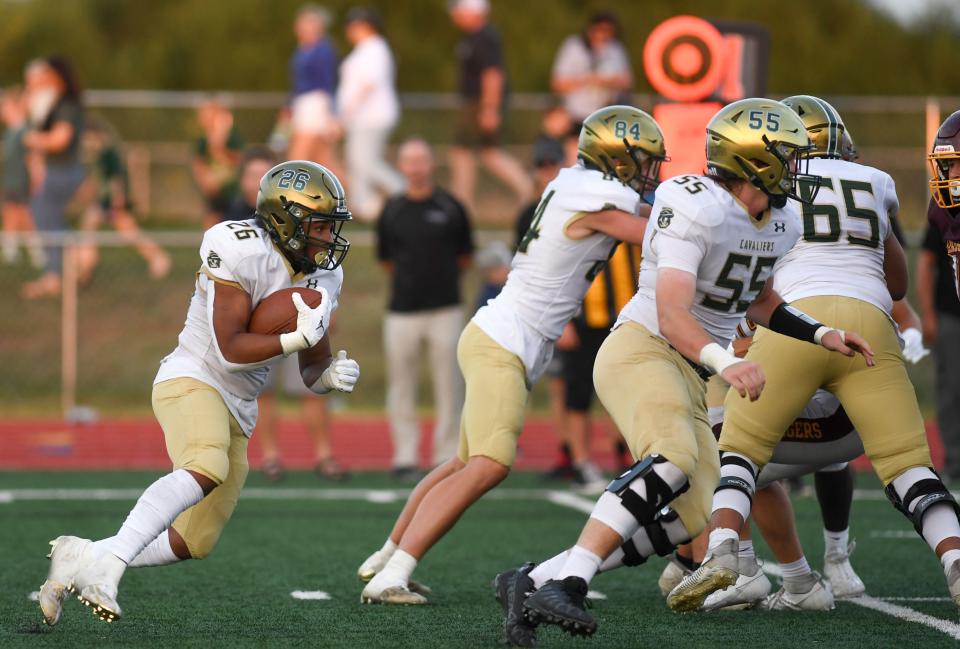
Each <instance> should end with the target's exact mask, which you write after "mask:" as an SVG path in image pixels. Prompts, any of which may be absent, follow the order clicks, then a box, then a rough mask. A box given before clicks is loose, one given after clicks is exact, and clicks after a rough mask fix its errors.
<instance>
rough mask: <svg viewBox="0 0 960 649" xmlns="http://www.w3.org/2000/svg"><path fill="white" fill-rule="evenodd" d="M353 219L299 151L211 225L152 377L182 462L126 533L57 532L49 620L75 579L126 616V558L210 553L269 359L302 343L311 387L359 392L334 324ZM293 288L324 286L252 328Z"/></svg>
mask: <svg viewBox="0 0 960 649" xmlns="http://www.w3.org/2000/svg"><path fill="white" fill-rule="evenodd" d="M350 218H351V216H350V211H349V210H348V209H347V205H346V202H345V200H344V192H343V186H342V185H341V184H340V181H339V180H337V178H336V176H334V175H333V174H332V173H331V172H330V171H329V170H328V169H326V168H324V167H322V166H320V165H318V164H315V163H313V162H307V161H303V160H297V161H291V162H284V163H282V164H279V165H277V166H275V167H274V168H272V169H271V170H270V171H269V172H267V174H266V175H264V177H263V179H262V180H261V181H260V193H259V196H258V197H257V208H256V214H255V215H253V216H252V218H250V219H248V220H245V221H225V222H223V223H219V224H217V225H215V226H214V227H212V228H210V229H209V230H207V232H206V233H205V234H204V237H203V242H202V243H201V245H200V271H199V272H198V273H197V279H196V290H195V291H194V294H193V297H192V298H191V300H190V307H189V309H188V311H187V320H186V323H185V325H184V328H183V331H182V332H181V333H180V338H179V344H178V346H177V348H176V349H175V350H174V351H173V352H172V353H171V354H170V355H168V356H167V357H166V358H164V359H163V361H162V362H161V364H160V371H159V372H158V373H157V377H156V380H155V382H154V387H153V409H154V413H155V414H156V417H157V420H158V421H159V423H160V426H161V427H162V428H163V433H164V438H165V441H166V445H167V453H168V454H169V456H170V459H171V461H172V463H173V472H172V473H169V474H167V475H165V476H164V477H162V478H160V479H159V480H157V481H156V482H154V483H153V484H152V485H150V486H149V487H148V488H147V489H146V490H145V491H144V492H143V495H141V496H140V498H139V500H137V504H136V505H135V506H134V508H133V509H132V510H131V512H130V514H129V515H128V516H127V519H126V521H125V522H124V523H123V525H122V526H121V527H120V529H119V530H118V532H117V533H116V535H115V536H112V537H109V538H106V539H102V540H100V541H96V542H92V541H90V540H88V539H82V538H78V537H75V536H61V537H58V538H57V539H55V540H54V541H51V545H52V546H53V549H52V551H51V554H50V559H51V563H50V573H49V575H48V577H47V581H46V582H45V583H44V584H43V587H42V588H41V590H40V608H41V611H42V612H43V617H44V620H45V621H46V622H47V624H56V623H57V621H58V620H59V618H60V613H61V609H62V602H63V600H64V598H65V597H66V595H67V593H68V592H69V591H74V592H76V593H78V595H79V598H80V600H81V601H82V602H83V603H84V604H86V605H87V606H89V607H91V608H92V609H93V612H94V615H96V616H97V617H99V618H100V619H102V620H105V621H108V622H110V621H113V620H116V619H118V618H119V617H120V613H121V611H120V606H119V605H118V604H117V587H118V584H119V582H120V578H121V577H122V576H123V573H124V571H125V570H126V569H127V568H128V567H146V566H160V565H166V564H170V563H175V562H178V561H182V560H185V559H201V558H203V557H205V556H206V555H207V554H208V553H209V552H210V551H211V550H212V549H213V546H214V545H215V544H216V542H217V539H218V538H219V537H220V533H221V532H222V530H223V527H224V526H225V525H226V523H227V521H228V520H229V519H230V516H231V514H232V513H233V509H234V507H235V506H236V503H237V497H238V496H239V494H240V489H241V488H242V487H243V483H244V480H245V479H246V476H247V469H248V466H247V440H248V438H249V436H250V435H251V433H252V432H253V428H254V425H255V423H256V418H257V395H258V393H259V392H260V389H261V388H262V387H263V384H264V382H265V381H266V378H267V374H268V373H269V371H270V369H269V367H268V366H269V364H270V363H271V362H272V361H274V360H276V359H278V358H280V357H282V356H289V355H290V354H294V353H297V354H298V355H299V358H300V373H301V376H302V378H303V382H304V384H305V385H307V386H308V387H309V388H310V389H311V390H313V391H314V392H317V393H319V394H323V393H326V392H330V391H331V390H338V391H340V392H352V391H353V388H354V385H355V384H356V382H357V379H358V377H359V375H360V368H359V366H358V364H357V363H356V361H353V360H350V359H348V358H347V356H346V352H344V351H341V352H339V353H338V355H337V357H336V358H333V356H332V354H331V351H330V340H329V336H328V335H327V328H328V326H329V323H330V317H331V315H332V313H333V311H334V310H335V309H336V308H337V300H338V298H339V295H340V288H341V285H342V283H343V269H342V268H341V267H340V264H341V262H342V261H343V258H344V255H346V253H347V251H348V249H349V246H350V244H349V242H347V240H346V239H344V238H343V237H341V236H340V230H341V228H342V227H343V224H344V223H345V222H346V221H349V220H350ZM291 287H303V288H311V289H315V290H318V291H319V292H320V293H321V294H322V296H323V299H322V301H321V303H320V304H319V305H318V306H317V307H316V308H312V309H311V308H310V307H308V306H307V305H306V304H305V303H304V301H303V299H302V298H301V297H300V295H299V294H295V295H294V297H293V303H294V305H295V306H296V309H297V311H298V313H299V315H298V316H297V328H296V330H295V331H293V332H291V333H285V334H280V335H263V334H254V333H249V332H247V323H248V321H249V320H250V314H251V313H252V312H253V309H254V308H255V307H256V306H257V305H258V304H259V303H260V301H261V300H263V299H264V298H265V297H267V296H268V295H270V294H271V293H274V292H275V291H277V290H280V289H284V288H291Z"/></svg>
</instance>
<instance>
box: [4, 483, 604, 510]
mask: <svg viewBox="0 0 960 649" xmlns="http://www.w3.org/2000/svg"><path fill="white" fill-rule="evenodd" d="M146 486H147V485H144V488H146ZM142 493H143V489H142V488H136V489H84V488H72V489H2V490H0V504H9V503H14V502H22V501H63V500H92V501H109V500H136V499H137V498H139V497H140V495H141V494H142ZM553 493H563V492H554V491H551V490H549V489H509V488H508V489H494V490H493V491H491V492H490V493H488V494H486V495H485V496H484V498H485V499H489V500H545V499H547V498H549V495H550V494H553ZM409 494H410V490H409V489H326V488H322V487H304V488H294V487H248V488H246V489H244V490H243V493H242V494H241V495H240V497H241V498H242V499H247V500H366V501H367V502H371V503H393V502H398V501H402V500H404V499H406V497H407V496H408V495H409ZM569 495H570V496H572V497H574V498H577V497H578V496H576V494H569ZM591 506H592V504H591ZM588 511H589V510H588Z"/></svg>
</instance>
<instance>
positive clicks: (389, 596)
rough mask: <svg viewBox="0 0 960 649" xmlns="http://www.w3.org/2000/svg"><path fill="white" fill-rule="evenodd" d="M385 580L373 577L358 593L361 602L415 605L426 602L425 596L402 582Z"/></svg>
mask: <svg viewBox="0 0 960 649" xmlns="http://www.w3.org/2000/svg"><path fill="white" fill-rule="evenodd" d="M386 581H387V580H385V579H378V578H377V577H374V578H373V579H371V580H370V581H369V582H368V583H367V585H366V586H364V587H363V592H361V593H360V603H361V604H402V605H412V606H417V605H420V604H426V603H427V598H426V597H424V596H423V595H421V594H420V593H415V592H413V590H412V589H411V588H410V587H409V586H407V585H405V584H402V583H385V582H386Z"/></svg>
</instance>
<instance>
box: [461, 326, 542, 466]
mask: <svg viewBox="0 0 960 649" xmlns="http://www.w3.org/2000/svg"><path fill="white" fill-rule="evenodd" d="M457 362H458V363H459V364H460V370H461V371H462V372H463V378H464V381H465V383H466V392H465V394H464V401H463V415H462V416H461V417H460V446H459V449H458V451H457V457H458V458H459V459H460V461H461V462H464V463H466V462H467V460H469V459H470V458H471V457H474V456H476V455H482V456H484V457H488V458H490V459H491V460H494V461H496V462H499V463H500V464H502V465H503V466H505V467H508V468H509V467H510V466H512V465H513V460H514V458H515V457H516V455H517V439H518V438H519V437H520V432H521V431H522V430H523V418H524V414H525V410H526V407H527V395H528V391H527V383H526V369H525V368H524V366H523V362H522V361H521V360H520V358H519V357H517V355H516V354H514V353H512V352H510V351H507V350H506V349H504V348H503V347H501V346H500V345H499V344H497V343H496V342H495V341H494V340H493V339H492V338H490V336H488V335H487V334H486V333H485V332H484V331H483V329H481V328H480V327H479V326H477V325H476V324H474V323H473V322H469V323H468V324H467V326H466V327H465V328H464V330H463V333H462V334H460V342H459V343H458V344H457Z"/></svg>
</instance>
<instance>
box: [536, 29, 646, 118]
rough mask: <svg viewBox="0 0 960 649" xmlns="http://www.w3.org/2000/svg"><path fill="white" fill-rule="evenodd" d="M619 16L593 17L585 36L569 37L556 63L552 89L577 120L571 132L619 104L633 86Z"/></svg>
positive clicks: (558, 52) (584, 32)
mask: <svg viewBox="0 0 960 649" xmlns="http://www.w3.org/2000/svg"><path fill="white" fill-rule="evenodd" d="M619 31H620V27H619V23H618V21H617V17H616V16H615V15H614V14H612V13H610V12H607V11H601V12H597V13H595V14H593V16H591V17H590V20H589V21H588V22H587V26H586V29H584V31H583V33H581V34H574V35H572V36H568V37H567V38H566V40H564V41H563V44H562V45H561V46H560V49H559V50H558V51H557V56H556V58H555V59H554V62H553V72H552V79H551V86H552V88H553V91H554V92H555V93H557V94H559V95H561V96H562V97H563V103H564V106H565V107H566V109H567V111H568V112H569V113H570V116H571V118H572V119H573V122H574V123H573V126H572V128H571V133H579V132H580V124H581V123H582V122H583V120H584V118H586V116H587V115H589V114H590V113H592V112H593V111H595V110H597V109H598V108H601V107H603V106H607V105H609V104H616V103H618V102H619V100H620V99H621V98H622V96H623V95H624V94H625V93H627V92H629V91H630V88H631V87H632V86H633V70H632V69H631V67H630V56H629V54H628V53H627V50H626V48H625V47H624V46H623V43H621V42H620V40H619Z"/></svg>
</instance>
